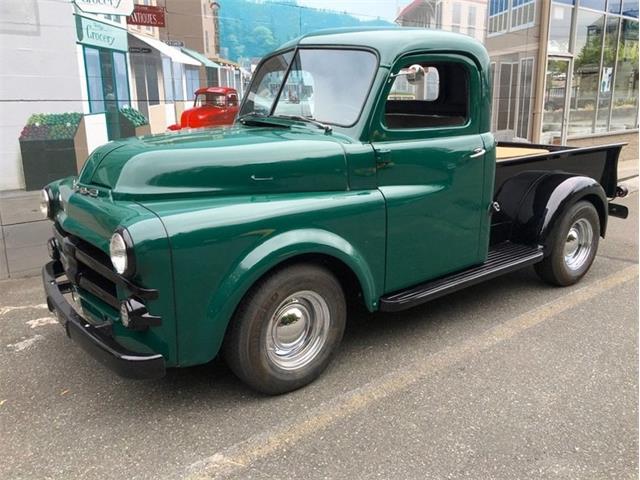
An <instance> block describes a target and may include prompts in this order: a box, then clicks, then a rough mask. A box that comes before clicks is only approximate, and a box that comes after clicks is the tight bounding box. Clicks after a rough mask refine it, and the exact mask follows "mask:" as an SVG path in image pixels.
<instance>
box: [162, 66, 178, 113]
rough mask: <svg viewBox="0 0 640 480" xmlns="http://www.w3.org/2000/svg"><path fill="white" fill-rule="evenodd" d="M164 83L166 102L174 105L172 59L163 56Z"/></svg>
mask: <svg viewBox="0 0 640 480" xmlns="http://www.w3.org/2000/svg"><path fill="white" fill-rule="evenodd" d="M162 82H163V83H164V101H165V102H166V103H173V101H174V100H175V98H174V96H173V81H172V79H171V59H170V58H169V57H165V56H164V55H163V56H162Z"/></svg>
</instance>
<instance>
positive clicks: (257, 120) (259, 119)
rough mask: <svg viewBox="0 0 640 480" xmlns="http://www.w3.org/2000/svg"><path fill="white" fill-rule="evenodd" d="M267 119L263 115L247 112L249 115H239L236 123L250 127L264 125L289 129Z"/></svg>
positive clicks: (267, 117) (287, 126)
mask: <svg viewBox="0 0 640 480" xmlns="http://www.w3.org/2000/svg"><path fill="white" fill-rule="evenodd" d="M269 118H271V117H269V116H267V115H265V114H264V113H261V112H255V111H254V112H249V113H245V114H243V115H240V116H239V117H238V122H240V123H241V124H243V125H250V126H256V125H266V126H269V127H280V128H290V127H289V125H284V124H282V123H278V122H272V121H269Z"/></svg>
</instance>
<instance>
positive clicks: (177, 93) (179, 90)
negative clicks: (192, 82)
mask: <svg viewBox="0 0 640 480" xmlns="http://www.w3.org/2000/svg"><path fill="white" fill-rule="evenodd" d="M172 64H173V96H174V98H175V99H176V101H178V100H185V98H184V97H185V94H184V79H183V78H182V77H183V69H184V67H183V66H182V64H181V63H178V62H172Z"/></svg>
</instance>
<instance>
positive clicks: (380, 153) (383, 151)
mask: <svg viewBox="0 0 640 480" xmlns="http://www.w3.org/2000/svg"><path fill="white" fill-rule="evenodd" d="M375 152H376V167H377V168H386V167H388V166H389V165H390V164H391V160H390V159H389V157H390V156H391V149H390V148H376V149H375Z"/></svg>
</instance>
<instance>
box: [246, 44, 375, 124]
mask: <svg viewBox="0 0 640 480" xmlns="http://www.w3.org/2000/svg"><path fill="white" fill-rule="evenodd" d="M292 57H293V51H290V52H285V53H282V54H278V55H274V56H273V57H271V58H269V59H268V60H267V61H265V62H264V63H263V64H262V67H261V68H260V69H259V70H258V71H257V72H256V74H255V75H254V78H253V81H252V82H251V87H250V89H249V92H248V95H247V99H246V101H245V102H244V104H243V106H242V111H241V112H240V116H242V115H248V114H254V115H263V116H274V117H278V116H282V117H293V116H302V117H307V118H312V119H314V120H317V121H319V122H322V123H326V124H332V125H338V126H343V127H349V126H351V125H353V124H354V123H355V122H356V120H357V119H358V117H359V116H360V112H361V110H362V106H363V104H364V101H365V99H366V97H367V94H368V93H369V88H370V86H371V82H372V81H373V76H374V74H375V71H376V68H377V58H376V56H375V55H374V54H373V53H371V52H368V51H364V50H345V49H321V48H314V49H311V48H308V49H298V51H297V53H296V56H295V58H292ZM285 77H286V78H285ZM283 84H284V85H283ZM279 92H280V96H279V97H278V93H279ZM276 102H277V103H276Z"/></svg>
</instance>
